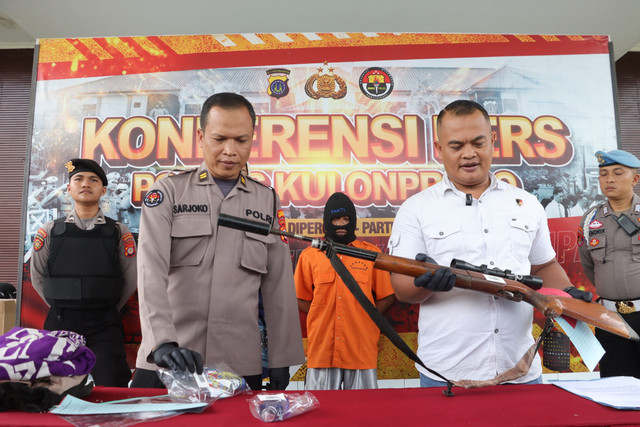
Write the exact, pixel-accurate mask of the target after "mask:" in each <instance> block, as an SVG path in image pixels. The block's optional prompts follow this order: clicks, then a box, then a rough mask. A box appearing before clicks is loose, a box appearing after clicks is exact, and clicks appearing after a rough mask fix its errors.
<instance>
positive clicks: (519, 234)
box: [508, 217, 538, 260]
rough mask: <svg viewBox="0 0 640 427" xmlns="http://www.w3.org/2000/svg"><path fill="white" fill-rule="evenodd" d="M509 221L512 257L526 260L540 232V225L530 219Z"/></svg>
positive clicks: (520, 218) (523, 218) (513, 218)
mask: <svg viewBox="0 0 640 427" xmlns="http://www.w3.org/2000/svg"><path fill="white" fill-rule="evenodd" d="M508 220H509V230H508V231H509V234H510V239H509V240H510V241H511V250H512V255H513V257H514V258H516V259H520V260H522V259H525V260H526V259H527V258H529V252H530V251H531V245H532V244H533V239H534V238H535V236H536V232H537V231H538V223H537V222H536V221H535V220H534V219H533V218H528V217H512V218H509V219H508Z"/></svg>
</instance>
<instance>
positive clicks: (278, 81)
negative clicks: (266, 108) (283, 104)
mask: <svg viewBox="0 0 640 427" xmlns="http://www.w3.org/2000/svg"><path fill="white" fill-rule="evenodd" d="M267 74H268V75H269V86H267V93H268V94H269V96H273V97H274V98H277V99H280V98H282V97H283V96H287V95H288V94H289V83H288V82H289V78H288V77H287V76H288V75H289V74H291V70H287V69H285V68H273V69H271V70H267Z"/></svg>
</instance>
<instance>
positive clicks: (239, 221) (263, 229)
mask: <svg viewBox="0 0 640 427" xmlns="http://www.w3.org/2000/svg"><path fill="white" fill-rule="evenodd" d="M218 225H221V226H224V227H229V228H234V229H237V230H243V231H247V232H251V233H256V234H261V235H264V236H266V235H268V234H276V235H279V236H285V237H288V238H292V239H297V240H304V241H307V242H310V243H311V246H312V247H314V248H317V249H320V250H322V251H325V252H326V251H334V252H336V253H338V254H342V255H346V256H350V257H354V258H359V259H364V260H367V261H372V262H373V263H374V264H373V266H374V267H375V268H377V269H380V270H385V271H389V272H392V273H397V274H403V275H405V276H412V277H418V276H421V275H422V274H424V273H426V272H428V271H429V272H434V271H435V270H437V269H438V268H440V267H441V266H440V265H438V264H432V263H428V262H422V261H416V260H413V259H409V258H403V257H398V256H393V255H387V254H383V253H380V252H375V251H369V250H366V249H360V248H356V247H353V246H348V245H343V244H340V243H335V242H328V241H326V240H323V239H315V238H312V237H308V236H304V235H301V234H295V233H289V232H286V231H282V230H279V229H276V228H271V227H270V226H269V224H267V223H264V222H257V221H251V220H246V219H244V218H238V217H234V216H231V215H226V214H220V215H219V217H218ZM455 261H456V263H455V264H454V265H455V266H457V267H458V268H456V267H451V271H452V272H453V273H454V274H455V275H456V283H455V286H456V287H458V288H463V289H471V290H474V291H478V292H484V293H488V294H492V295H495V296H498V297H501V298H506V299H508V300H511V301H525V302H527V303H529V304H531V305H532V306H534V307H535V308H536V309H538V310H539V311H540V312H541V313H542V314H543V315H544V316H545V317H547V318H554V317H557V316H560V315H564V316H567V317H571V318H573V319H576V320H581V321H583V322H586V323H589V324H591V325H594V326H595V327H597V328H600V329H602V330H605V331H607V332H611V333H612V334H616V335H619V336H621V337H624V338H628V339H631V340H633V341H639V340H640V338H639V337H638V334H637V333H636V332H635V331H634V330H633V329H631V327H630V326H629V325H628V324H627V322H626V321H625V320H624V319H623V318H622V317H621V316H620V315H619V314H618V313H616V312H615V311H610V310H607V309H606V308H604V307H603V306H602V305H600V304H595V303H589V302H586V301H582V300H579V299H574V298H571V297H561V296H555V295H543V294H541V293H539V292H536V291H535V290H534V289H532V288H531V287H529V286H527V285H525V284H523V283H520V282H519V281H517V280H514V279H521V277H520V276H516V275H511V274H501V275H494V274H491V273H492V271H491V270H489V269H482V270H483V272H480V271H478V267H474V266H472V265H468V264H466V263H463V262H460V261H459V260H455ZM460 266H463V267H465V266H466V267H469V268H471V269H470V270H467V269H462V268H459V267H460ZM472 267H473V268H472ZM474 270H476V271H474ZM502 273H504V272H502ZM510 277H512V278H510ZM526 277H527V278H529V279H531V278H532V277H535V276H526ZM533 282H534V284H536V285H540V283H535V282H536V281H535V280H534V281H533ZM525 283H527V282H526V281H525ZM534 287H538V288H539V286H535V285H534Z"/></svg>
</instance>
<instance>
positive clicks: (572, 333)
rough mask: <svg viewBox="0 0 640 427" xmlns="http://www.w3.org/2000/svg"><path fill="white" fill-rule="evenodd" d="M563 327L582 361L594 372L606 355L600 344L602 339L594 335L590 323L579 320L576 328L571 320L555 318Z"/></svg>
mask: <svg viewBox="0 0 640 427" xmlns="http://www.w3.org/2000/svg"><path fill="white" fill-rule="evenodd" d="M553 320H554V321H556V322H557V323H558V325H560V327H562V330H563V331H564V333H565V334H567V336H568V337H569V339H570V340H571V343H572V344H573V346H574V347H575V348H576V350H578V353H580V356H581V357H582V361H583V362H584V364H585V366H586V367H587V368H588V369H589V371H590V372H593V370H594V369H595V367H596V365H597V364H598V362H599V361H600V359H602V356H604V348H602V345H600V341H598V339H597V338H596V337H595V335H593V332H592V331H591V329H590V328H589V325H587V324H586V323H584V322H582V321H580V320H578V321H577V322H576V326H575V328H574V327H572V326H571V325H570V324H569V322H567V321H566V320H565V319H563V318H562V316H560V317H556V318H555V319H553Z"/></svg>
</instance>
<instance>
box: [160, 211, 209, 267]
mask: <svg viewBox="0 0 640 427" xmlns="http://www.w3.org/2000/svg"><path fill="white" fill-rule="evenodd" d="M212 234H213V233H212V230H211V218H210V217H209V215H206V216H205V215H181V216H175V217H174V218H173V222H172V224H171V256H170V266H171V267H184V266H189V265H199V264H200V263H201V262H202V259H203V258H204V253H205V251H206V250H207V245H208V244H209V242H213V240H212V239H211V235H212Z"/></svg>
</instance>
